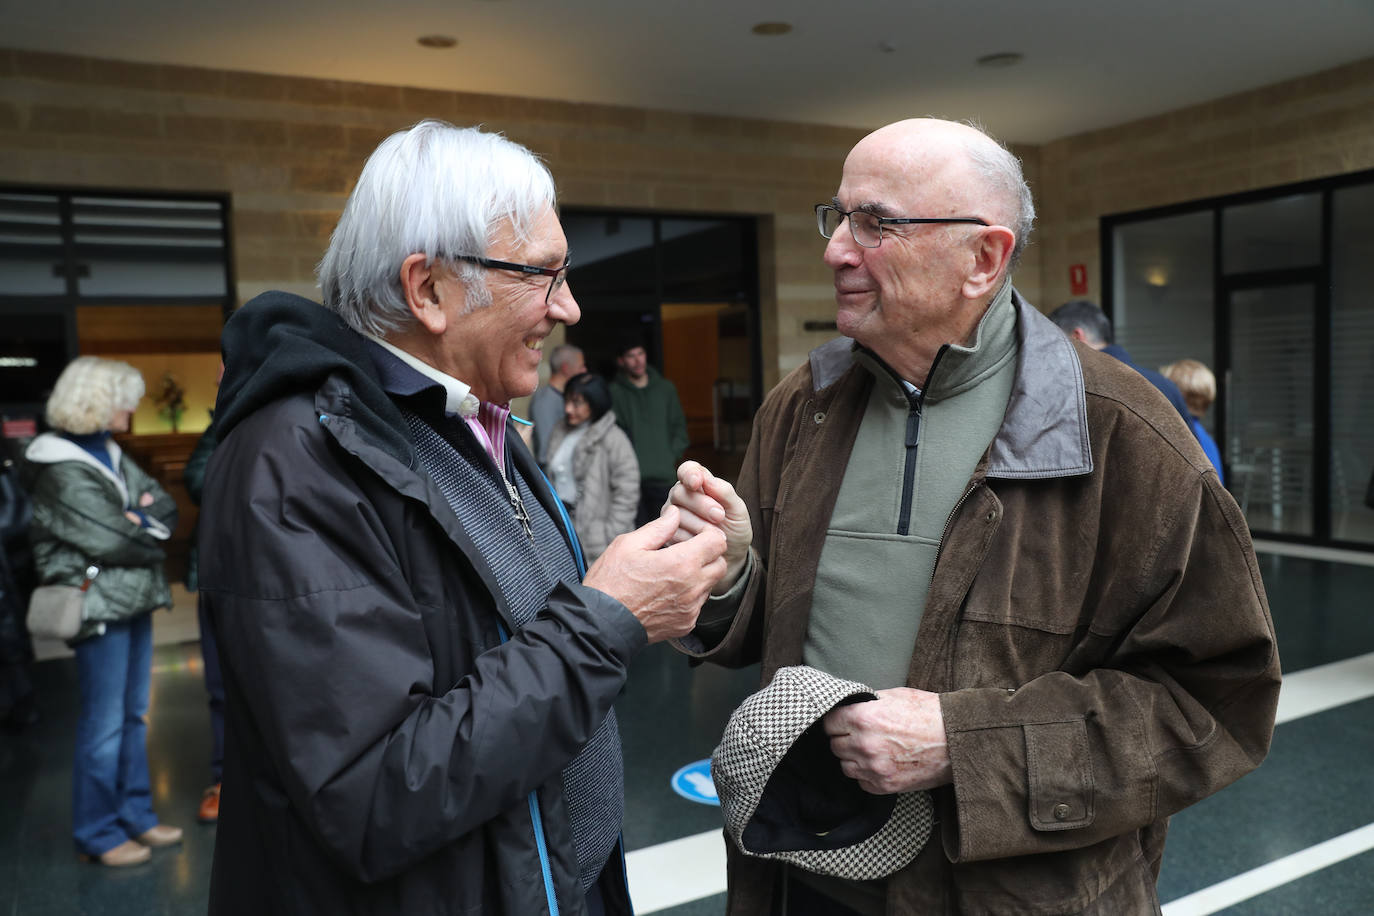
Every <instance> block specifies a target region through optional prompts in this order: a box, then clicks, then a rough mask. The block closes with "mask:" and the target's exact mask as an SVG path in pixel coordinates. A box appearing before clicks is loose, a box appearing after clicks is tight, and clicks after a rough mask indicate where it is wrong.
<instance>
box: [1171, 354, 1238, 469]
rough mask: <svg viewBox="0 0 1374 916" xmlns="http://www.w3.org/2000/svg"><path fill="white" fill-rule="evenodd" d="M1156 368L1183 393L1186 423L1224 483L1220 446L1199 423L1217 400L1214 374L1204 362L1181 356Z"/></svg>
mask: <svg viewBox="0 0 1374 916" xmlns="http://www.w3.org/2000/svg"><path fill="white" fill-rule="evenodd" d="M1159 371H1160V373H1161V374H1163V376H1164V377H1165V378H1167V379H1168V380H1169V381H1171V382H1173V383H1174V384H1175V385H1177V386H1178V390H1179V391H1181V392H1182V393H1183V402H1184V403H1185V404H1187V405H1188V426H1189V428H1190V429H1192V431H1193V435H1194V436H1196V437H1197V442H1198V445H1201V446H1202V451H1203V452H1204V453H1206V455H1207V460H1208V461H1210V462H1212V467H1214V468H1216V469H1217V479H1218V480H1220V481H1221V484H1222V486H1225V485H1226V474H1225V472H1224V471H1222V469H1221V449H1219V448H1217V443H1216V441H1215V440H1214V439H1213V438H1212V435H1211V433H1209V432H1207V429H1206V427H1204V426H1203V425H1202V418H1203V417H1204V416H1206V415H1207V410H1208V408H1210V407H1211V406H1212V402H1213V401H1215V400H1216V399H1217V377H1216V376H1215V375H1213V374H1212V370H1211V369H1208V368H1207V366H1206V365H1205V364H1203V363H1200V362H1198V361H1197V360H1195V359H1180V360H1179V361H1178V362H1174V363H1169V364H1168V365H1167V366H1160V367H1159Z"/></svg>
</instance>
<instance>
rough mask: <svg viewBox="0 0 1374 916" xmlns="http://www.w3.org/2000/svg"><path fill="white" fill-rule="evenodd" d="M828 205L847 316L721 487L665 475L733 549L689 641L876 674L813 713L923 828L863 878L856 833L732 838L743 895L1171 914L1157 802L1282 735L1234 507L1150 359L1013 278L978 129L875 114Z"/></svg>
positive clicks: (988, 155) (836, 749) (1257, 753)
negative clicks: (1093, 331) (785, 848)
mask: <svg viewBox="0 0 1374 916" xmlns="http://www.w3.org/2000/svg"><path fill="white" fill-rule="evenodd" d="M816 214H817V218H818V224H819V228H820V232H821V235H822V236H824V237H825V238H826V239H827V240H828V243H827V245H826V249H825V263H826V265H827V266H828V267H830V268H831V270H832V271H833V272H834V279H835V299H836V302H837V305H838V325H839V330H840V333H841V334H843V335H844V337H842V338H839V339H836V340H834V341H831V342H830V343H827V344H825V345H823V346H821V347H820V348H818V349H817V350H815V351H814V352H813V353H812V354H811V358H810V360H809V362H808V363H807V364H806V365H803V366H802V367H800V368H799V369H797V370H796V371H794V372H793V373H792V374H791V375H789V376H788V377H787V378H786V379H784V380H783V382H782V383H781V384H780V385H779V386H778V387H777V388H776V389H775V390H774V391H773V392H772V393H771V394H770V395H769V397H768V399H767V400H766V401H765V403H764V405H763V407H762V408H761V410H760V411H759V414H758V417H757V419H756V420H755V424H754V431H753V437H752V439H751V441H750V445H749V451H748V454H747V455H746V457H745V461H744V468H743V472H742V474H741V478H740V482H739V490H738V495H736V493H735V491H734V490H733V489H732V488H731V487H730V486H729V485H728V484H726V483H725V482H723V481H721V480H718V479H717V478H715V477H713V476H712V475H711V474H709V473H708V472H707V471H706V470H705V469H703V468H701V467H700V466H698V465H693V464H692V463H690V462H689V463H687V464H685V465H684V466H683V467H682V468H681V469H680V471H679V482H678V483H677V484H676V485H675V486H674V489H673V493H672V496H671V499H672V501H673V503H674V504H675V506H677V507H678V508H679V509H680V510H681V519H682V536H684V537H686V536H688V535H690V534H692V533H694V532H698V531H704V530H706V529H707V528H709V527H717V528H719V529H721V530H723V531H724V533H725V534H726V535H727V539H728V543H729V547H728V548H727V552H726V558H727V564H728V567H727V574H726V576H725V578H724V579H723V580H722V581H721V583H719V584H718V585H717V586H716V587H715V588H714V589H713V591H716V592H719V593H720V594H719V595H718V597H716V598H715V599H713V600H712V601H711V602H710V603H708V605H707V607H706V608H705V609H704V610H703V611H702V615H701V619H700V622H699V624H698V626H697V628H695V630H694V632H693V633H692V634H690V635H689V637H688V638H686V639H683V640H681V642H680V643H679V645H680V646H681V647H682V648H683V649H684V650H686V651H688V652H690V653H691V654H693V655H695V656H697V657H698V658H702V659H706V660H709V661H716V662H720V663H722V664H729V665H741V664H747V663H749V662H753V661H760V660H761V661H762V677H763V680H764V682H765V683H767V682H768V681H769V680H770V679H771V678H772V677H773V674H774V672H776V671H777V670H778V669H779V668H780V667H783V666H790V665H797V664H799V663H802V664H805V665H808V666H811V667H812V668H816V669H820V670H821V671H824V672H826V673H828V674H830V675H833V676H835V677H839V678H843V679H847V680H849V681H854V682H858V683H861V684H864V685H867V686H869V687H871V688H873V689H874V691H875V693H876V697H877V699H875V700H872V701H870V702H859V703H853V704H851V705H843V706H839V707H836V708H835V709H834V710H832V711H830V712H829V713H828V714H827V715H826V716H825V717H824V720H823V722H824V730H825V733H826V734H827V735H828V737H829V746H830V750H831V752H832V753H833V755H834V757H835V758H837V765H838V767H839V769H840V770H841V771H842V772H843V774H844V775H846V776H849V777H851V778H852V779H853V780H855V781H856V782H857V784H858V786H859V787H860V788H861V789H862V790H864V791H865V792H867V793H869V794H871V795H880V796H891V795H896V794H902V793H917V792H929V793H930V796H931V801H932V802H933V806H934V821H935V824H934V829H933V831H931V833H930V834H929V839H928V840H926V839H925V838H924V837H912V838H911V839H910V841H909V842H907V843H905V844H903V845H902V846H901V848H900V850H899V851H900V852H901V853H902V854H903V855H902V856H896V855H894V857H893V859H892V867H891V869H890V870H887V871H885V872H883V873H879V874H878V875H877V877H874V874H875V873H874V872H873V871H872V870H869V869H859V870H857V871H856V870H855V869H853V868H851V867H850V866H852V865H853V863H847V862H845V861H844V849H845V848H846V843H854V842H856V838H855V837H845V838H842V839H841V838H837V836H836V835H832V834H830V833H829V831H826V830H821V829H819V828H817V829H816V830H815V831H813V833H814V835H813V836H812V838H811V839H810V840H809V841H808V843H806V844H803V845H805V846H808V847H810V848H813V849H824V850H828V851H830V852H832V853H834V855H833V856H832V857H831V858H833V860H834V861H833V863H831V864H833V866H834V867H830V866H829V865H827V868H826V869H823V870H824V871H826V873H824V874H822V873H820V872H821V871H822V869H808V868H805V867H800V866H798V865H790V866H783V865H781V864H779V862H778V861H776V859H769V858H762V857H759V856H761V855H762V854H764V853H765V852H768V850H764V849H761V848H760V847H759V845H758V842H759V839H760V837H759V836H755V837H750V836H749V833H748V832H747V831H746V832H745V833H744V834H743V836H742V837H735V838H734V840H733V841H732V843H731V845H730V848H729V863H730V864H729V868H730V892H729V898H730V899H729V907H728V912H729V914H730V916H742V914H750V916H753V914H757V916H769V914H774V913H786V914H806V913H816V914H826V916H836V914H851V913H859V914H865V916H870V914H884V913H886V914H941V913H948V914H955V913H959V914H972V913H979V914H993V913H995V914H1010V913H1093V914H1104V916H1107V914H1110V916H1120V914H1126V913H1130V914H1140V913H1156V912H1158V911H1159V902H1158V899H1157V895H1156V892H1155V880H1156V877H1157V874H1158V870H1159V864H1160V857H1161V855H1162V852H1163V847H1164V836H1165V832H1166V830H1167V828H1168V819H1169V816H1170V815H1171V814H1173V813H1175V812H1177V811H1178V810H1180V809H1181V808H1183V807H1185V806H1187V805H1189V804H1192V803H1193V802H1195V801H1197V800H1198V799H1200V798H1203V797H1204V796H1206V795H1208V794H1210V793H1212V792H1214V791H1216V790H1218V789H1220V788H1221V787H1223V786H1225V785H1227V784H1228V783H1230V782H1232V781H1233V780H1235V779H1237V778H1239V777H1240V776H1242V775H1243V774H1245V773H1246V772H1248V771H1250V770H1251V769H1253V768H1254V767H1255V766H1257V765H1258V764H1259V762H1260V761H1261V760H1262V759H1263V757H1264V755H1265V753H1266V751H1267V749H1268V746H1269V739H1270V736H1271V733H1272V729H1273V722H1274V710H1275V706H1276V703H1277V700H1278V688H1279V661H1278V655H1277V653H1276V651H1275V645H1274V633H1273V627H1272V623H1271V621H1270V618H1269V611H1268V606H1267V603H1266V600H1265V597H1264V592H1263V588H1262V585H1261V583H1260V578H1259V574H1258V569H1257V566H1256V563H1255V558H1254V554H1253V549H1252V547H1251V544H1250V539H1249V535H1248V533H1247V530H1246V526H1245V520H1244V519H1243V518H1242V517H1241V514H1240V512H1239V510H1238V508H1237V507H1236V504H1235V502H1234V501H1233V500H1232V499H1231V497H1230V495H1229V494H1228V493H1227V492H1226V491H1225V490H1224V489H1223V488H1222V487H1221V485H1220V483H1219V482H1218V480H1217V476H1216V473H1215V472H1214V471H1213V470H1212V467H1211V465H1210V464H1209V463H1208V461H1207V459H1206V458H1205V457H1204V456H1203V454H1202V452H1201V450H1200V449H1199V448H1198V446H1197V443H1196V442H1195V441H1194V440H1193V438H1192V437H1191V436H1190V435H1189V433H1188V430H1187V429H1186V428H1185V427H1184V426H1183V424H1182V423H1180V422H1179V417H1178V415H1177V413H1176V412H1175V411H1174V410H1173V408H1172V407H1170V406H1169V404H1168V403H1167V402H1165V401H1164V400H1163V399H1161V398H1160V397H1159V395H1158V393H1157V392H1156V391H1155V390H1154V388H1152V387H1151V386H1150V384H1149V382H1147V381H1146V380H1145V379H1143V378H1141V377H1140V376H1139V375H1138V374H1137V373H1135V372H1133V371H1132V370H1131V369H1129V368H1127V367H1126V366H1124V365H1122V364H1121V363H1119V362H1118V361H1116V360H1114V359H1111V358H1110V357H1107V356H1105V355H1103V354H1100V353H1098V352H1096V351H1094V350H1092V349H1090V348H1088V347H1085V346H1082V345H1077V344H1074V343H1072V342H1071V341H1070V340H1069V339H1068V338H1067V337H1065V336H1064V335H1063V334H1061V333H1060V331H1059V329H1058V328H1056V327H1055V326H1054V325H1053V324H1051V323H1050V322H1049V321H1048V320H1047V319H1046V318H1044V317H1043V316H1041V314H1040V313H1039V312H1038V311H1036V309H1035V308H1033V307H1032V306H1031V305H1029V304H1028V303H1027V302H1026V301H1025V300H1024V299H1022V298H1021V296H1020V295H1019V294H1018V293H1017V292H1016V291H1015V290H1014V289H1013V288H1012V285H1011V273H1012V270H1013V269H1014V267H1015V264H1016V261H1017V258H1018V256H1019V255H1020V253H1021V250H1022V249H1023V247H1024V246H1025V244H1026V240H1027V237H1028V234H1029V232H1030V228H1031V222H1032V220H1033V217H1034V210H1033V207H1032V203H1031V195H1030V190H1029V189H1028V188H1027V186H1026V183H1025V181H1024V180H1023V178H1022V176H1021V169H1020V164H1019V162H1017V160H1016V158H1015V157H1014V156H1012V155H1011V154H1010V153H1009V152H1008V151H1007V150H1005V149H1004V148H1002V147H1001V146H999V145H998V144H997V143H996V142H995V141H993V140H992V139H991V138H989V137H988V136H986V135H985V134H983V133H982V132H981V131H978V130H975V129H973V128H971V127H968V126H965V125H961V124H955V123H951V122H948V121H938V120H929V119H925V120H913V121H903V122H899V123H897V124H892V125H889V126H887V127H884V128H882V129H880V130H878V131H875V132H874V133H872V134H870V135H868V136H867V137H865V138H864V139H863V140H862V141H860V142H859V144H858V145H857V146H855V147H854V149H853V150H852V151H851V152H850V154H849V156H848V158H847V159H846V160H845V164H844V172H843V176H842V180H841V182H840V187H839V190H838V192H837V193H836V195H835V197H834V199H833V200H831V201H830V202H829V203H825V204H821V205H818V206H817V207H816ZM760 765H761V766H765V767H766V766H767V763H766V762H761V764H760ZM784 776H786V777H788V778H797V776H798V774H796V773H788V774H784ZM799 797H803V798H804V795H802V796H799ZM922 804H924V802H922ZM822 807H823V806H822ZM832 807H833V806H832ZM824 814H825V816H826V818H828V819H827V820H825V821H824V822H823V823H824V824H827V825H828V824H831V823H832V822H834V820H835V817H834V816H835V812H834V811H825V812H824ZM771 816H773V817H778V816H779V815H778V812H777V811H773V812H771ZM792 816H793V817H795V818H796V820H797V822H798V823H797V824H794V825H792V826H794V827H800V826H802V825H804V824H805V823H806V819H807V811H806V810H802V809H800V808H799V809H797V810H795V811H793V812H792ZM784 820H785V818H784ZM815 822H816V823H821V821H820V820H817V821H815ZM801 832H802V831H801V830H800V829H797V830H792V831H790V833H789V831H784V830H782V829H781V828H779V827H778V825H777V823H774V824H773V829H772V830H771V835H773V836H779V835H781V836H788V835H792V836H794V837H795V835H798V834H800V833H801ZM913 832H914V831H913ZM836 833H838V831H837V832H836ZM760 835H761V836H763V837H764V838H765V839H766V838H767V836H769V835H770V831H769V830H761V831H760ZM858 839H862V835H860V836H859V837H858ZM789 842H792V843H794V844H795V842H797V841H796V840H795V839H793V840H790V841H789ZM792 848H796V847H795V845H794V846H793V847H792ZM769 854H772V855H777V854H781V853H780V852H779V851H778V850H773V851H772V852H770V853H769ZM822 858H823V857H822ZM806 861H808V862H814V861H817V857H815V856H812V857H810V858H808V859H806ZM865 864H867V863H865ZM860 871H861V872H862V873H863V879H862V880H860V879H857V878H854V877H851V876H852V875H853V874H856V873H858V872H860Z"/></svg>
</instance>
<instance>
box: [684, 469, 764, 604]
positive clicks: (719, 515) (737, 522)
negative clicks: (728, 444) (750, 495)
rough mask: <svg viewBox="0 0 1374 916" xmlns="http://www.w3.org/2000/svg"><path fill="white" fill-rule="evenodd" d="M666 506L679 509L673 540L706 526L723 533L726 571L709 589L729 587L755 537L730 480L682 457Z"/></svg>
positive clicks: (743, 506) (689, 534)
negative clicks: (683, 459) (682, 460)
mask: <svg viewBox="0 0 1374 916" xmlns="http://www.w3.org/2000/svg"><path fill="white" fill-rule="evenodd" d="M669 507H676V508H677V509H678V510H679V516H678V529H677V531H676V532H674V534H673V540H674V541H685V540H687V539H688V538H691V537H694V536H696V535H697V534H699V533H701V532H702V531H704V530H706V529H707V528H716V529H718V530H719V531H720V533H721V534H723V535H724V536H725V574H724V575H723V576H722V577H721V578H720V581H719V582H718V583H716V585H715V586H714V587H713V588H712V592H713V593H714V594H722V593H724V592H726V591H728V590H729V588H730V586H731V585H733V584H734V583H735V580H736V579H738V578H739V577H740V573H741V572H742V571H743V570H744V564H745V561H746V560H747V559H748V557H749V545H750V543H751V542H752V541H753V539H754V529H753V526H752V525H751V524H750V522H749V509H748V508H747V507H746V506H745V505H744V500H742V499H740V498H739V494H737V493H736V492H735V488H734V487H732V486H731V485H730V483H729V481H726V480H722V479H721V478H719V477H717V476H715V475H714V474H712V473H711V472H710V471H708V470H707V469H706V468H705V467H703V466H702V465H700V464H698V463H697V462H695V461H684V462H683V463H682V464H681V465H679V467H678V469H677V483H675V484H674V485H673V488H672V489H671V490H669V491H668V501H667V502H666V503H664V505H663V511H664V512H667V511H668V509H669Z"/></svg>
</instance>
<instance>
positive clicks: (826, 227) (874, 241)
mask: <svg viewBox="0 0 1374 916" xmlns="http://www.w3.org/2000/svg"><path fill="white" fill-rule="evenodd" d="M846 219H847V220H849V234H850V235H852V236H854V242H855V244H857V245H859V246H861V247H863V248H877V247H878V246H879V245H881V244H882V243H883V227H884V226H902V225H907V224H909V223H976V224H977V225H979V226H987V225H990V224H989V223H987V222H985V221H983V220H981V219H979V218H978V217H976V216H945V217H936V218H926V217H891V216H876V215H874V214H872V213H869V212H868V211H867V210H841V209H840V208H839V207H832V206H831V205H830V204H816V228H817V229H819V230H820V231H821V238H826V239H828V238H830V237H831V236H833V235H834V234H835V230H836V229H838V228H840V223H842V222H844V221H845V220H846Z"/></svg>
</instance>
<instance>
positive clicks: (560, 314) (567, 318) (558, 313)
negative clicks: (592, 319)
mask: <svg viewBox="0 0 1374 916" xmlns="http://www.w3.org/2000/svg"><path fill="white" fill-rule="evenodd" d="M549 317H551V318H553V320H555V321H561V322H563V323H564V324H577V322H578V321H579V320H581V318H582V307H581V306H579V305H578V304H577V299H575V298H574V297H573V294H572V284H570V283H568V282H567V281H564V283H563V286H562V288H561V289H559V290H558V292H556V293H554V294H553V296H552V297H551V298H550V299H549Z"/></svg>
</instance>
